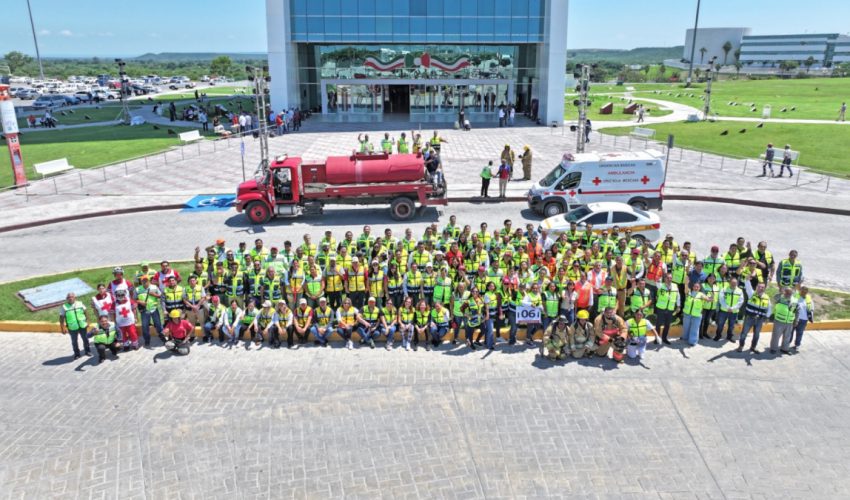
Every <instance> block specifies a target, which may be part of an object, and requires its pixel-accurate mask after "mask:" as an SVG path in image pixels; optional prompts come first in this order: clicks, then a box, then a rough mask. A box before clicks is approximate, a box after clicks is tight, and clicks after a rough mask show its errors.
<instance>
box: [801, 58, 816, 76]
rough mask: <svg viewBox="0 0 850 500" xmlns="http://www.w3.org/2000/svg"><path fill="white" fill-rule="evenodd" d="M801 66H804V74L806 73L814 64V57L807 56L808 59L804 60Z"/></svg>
mask: <svg viewBox="0 0 850 500" xmlns="http://www.w3.org/2000/svg"><path fill="white" fill-rule="evenodd" d="M803 64H804V65H805V66H806V73H808V72H809V71H810V70H811V69H812V66H813V65H814V64H815V58H814V56H809V58H808V59H806V60H805V61H804V62H803Z"/></svg>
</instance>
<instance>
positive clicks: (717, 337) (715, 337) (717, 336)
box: [711, 335, 720, 342]
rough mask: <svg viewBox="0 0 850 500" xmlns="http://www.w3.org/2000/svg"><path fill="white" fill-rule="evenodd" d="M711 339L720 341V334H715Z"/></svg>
mask: <svg viewBox="0 0 850 500" xmlns="http://www.w3.org/2000/svg"><path fill="white" fill-rule="evenodd" d="M711 340H713V341H715V342H720V335H715V336H714V338H712V339H711Z"/></svg>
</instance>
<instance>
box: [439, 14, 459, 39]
mask: <svg viewBox="0 0 850 500" xmlns="http://www.w3.org/2000/svg"><path fill="white" fill-rule="evenodd" d="M460 22H461V21H460V18H459V17H447V18H445V19H443V33H444V34H445V35H446V36H447V37H448V36H456V35H460Z"/></svg>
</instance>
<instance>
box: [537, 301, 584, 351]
mask: <svg viewBox="0 0 850 500" xmlns="http://www.w3.org/2000/svg"><path fill="white" fill-rule="evenodd" d="M583 312H586V311H583ZM568 337H569V326H568V324H567V317H566V316H558V318H557V320H556V321H555V322H553V323H552V325H551V326H550V327H549V328H546V329H545V330H544V333H543V342H542V343H541V344H540V355H541V356H544V355H545V356H546V357H548V358H549V359H550V360H552V361H554V360H556V359H567V356H568V355H569V352H570V350H569V345H568V344H567V341H568Z"/></svg>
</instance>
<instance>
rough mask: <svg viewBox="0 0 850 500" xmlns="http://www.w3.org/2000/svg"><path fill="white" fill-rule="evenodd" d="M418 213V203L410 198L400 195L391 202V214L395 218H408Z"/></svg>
mask: <svg viewBox="0 0 850 500" xmlns="http://www.w3.org/2000/svg"><path fill="white" fill-rule="evenodd" d="M415 213H416V204H414V203H413V200H411V199H410V198H404V197H399V198H396V199H394V200H393V201H392V203H390V216H391V217H392V218H393V219H394V220H408V219H410V218H412V217H413V215H414V214H415Z"/></svg>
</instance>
